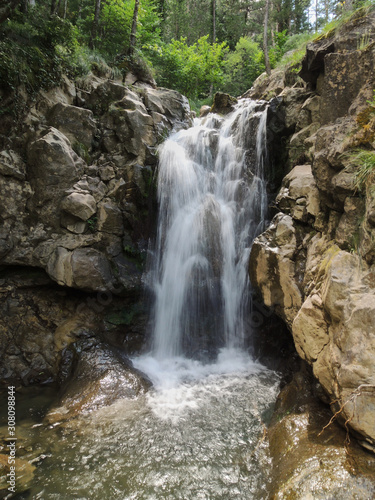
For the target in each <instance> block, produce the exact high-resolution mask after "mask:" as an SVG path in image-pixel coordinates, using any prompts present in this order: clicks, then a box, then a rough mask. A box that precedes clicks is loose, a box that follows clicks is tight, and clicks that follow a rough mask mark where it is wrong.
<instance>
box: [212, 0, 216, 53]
mask: <svg viewBox="0 0 375 500" xmlns="http://www.w3.org/2000/svg"><path fill="white" fill-rule="evenodd" d="M215 41H216V0H212V43H215Z"/></svg>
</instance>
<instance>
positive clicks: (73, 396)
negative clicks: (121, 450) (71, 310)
mask: <svg viewBox="0 0 375 500" xmlns="http://www.w3.org/2000/svg"><path fill="white" fill-rule="evenodd" d="M62 367H63V372H64V373H63V378H62V379H61V380H62V383H63V394H62V396H61V397H60V403H59V406H58V407H55V408H53V409H51V410H50V411H49V412H48V414H47V416H46V421H47V422H48V423H53V424H57V423H61V422H64V421H67V420H70V419H72V418H77V417H80V416H82V415H85V414H87V413H90V412H92V411H95V410H97V409H99V408H102V407H103V406H108V405H110V404H113V403H114V402H116V401H117V400H119V399H135V398H137V397H139V396H141V395H143V394H145V393H146V392H147V390H148V389H149V388H150V386H151V382H150V381H149V380H148V379H147V378H146V376H145V375H143V374H141V373H140V372H139V371H137V370H135V369H134V368H133V366H132V363H131V361H130V360H129V359H128V358H126V356H125V355H124V354H123V353H122V352H121V351H120V350H118V349H114V348H109V347H107V346H105V345H103V344H98V343H95V342H92V341H90V340H88V341H80V342H77V343H76V344H71V346H70V347H69V349H68V350H67V351H66V352H65V356H64V359H63V365H62Z"/></svg>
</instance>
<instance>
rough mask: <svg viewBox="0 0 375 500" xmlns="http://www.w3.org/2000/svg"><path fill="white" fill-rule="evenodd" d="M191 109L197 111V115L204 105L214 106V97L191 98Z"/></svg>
mask: <svg viewBox="0 0 375 500" xmlns="http://www.w3.org/2000/svg"><path fill="white" fill-rule="evenodd" d="M189 104H190V109H191V110H192V111H195V112H196V114H197V116H199V112H200V109H201V107H202V106H210V107H211V106H212V97H205V98H204V99H189Z"/></svg>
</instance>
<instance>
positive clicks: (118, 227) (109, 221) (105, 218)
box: [97, 200, 124, 236]
mask: <svg viewBox="0 0 375 500" xmlns="http://www.w3.org/2000/svg"><path fill="white" fill-rule="evenodd" d="M97 229H98V231H104V232H107V233H110V234H117V235H120V236H121V235H122V234H123V233H124V225H123V221H122V213H121V210H120V209H119V208H118V207H117V205H116V204H114V203H113V202H112V201H111V200H104V201H102V202H101V203H100V204H99V205H98V222H97Z"/></svg>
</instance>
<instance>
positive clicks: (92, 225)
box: [87, 215, 98, 233]
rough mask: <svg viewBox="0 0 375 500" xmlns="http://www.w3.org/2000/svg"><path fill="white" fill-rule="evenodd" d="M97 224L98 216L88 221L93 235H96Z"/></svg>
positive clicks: (93, 216)
mask: <svg viewBox="0 0 375 500" xmlns="http://www.w3.org/2000/svg"><path fill="white" fill-rule="evenodd" d="M97 224H98V217H97V216H96V215H92V216H91V217H90V218H89V219H87V227H88V230H89V231H90V232H91V233H95V231H96V226H97Z"/></svg>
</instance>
